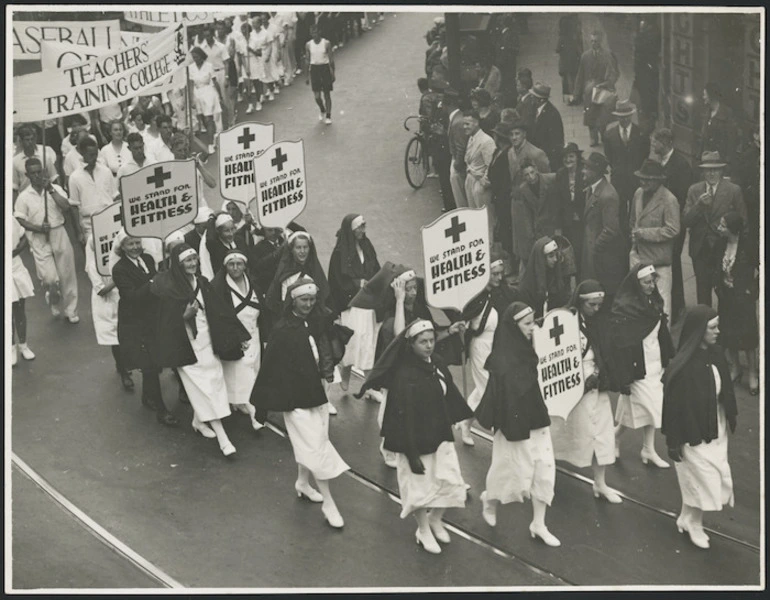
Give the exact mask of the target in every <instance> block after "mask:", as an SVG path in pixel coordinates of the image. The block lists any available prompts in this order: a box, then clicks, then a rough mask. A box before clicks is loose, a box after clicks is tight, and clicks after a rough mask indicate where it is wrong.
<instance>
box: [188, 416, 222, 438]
mask: <svg viewBox="0 0 770 600" xmlns="http://www.w3.org/2000/svg"><path fill="white" fill-rule="evenodd" d="M192 428H193V430H194V431H197V432H198V433H200V434H201V435H202V436H203V437H205V438H208V439H210V440H213V439H214V438H215V437H217V434H216V433H214V430H213V429H212V428H211V427H209V426H208V424H206V423H203V422H202V421H199V420H198V417H197V416H195V415H193V420H192Z"/></svg>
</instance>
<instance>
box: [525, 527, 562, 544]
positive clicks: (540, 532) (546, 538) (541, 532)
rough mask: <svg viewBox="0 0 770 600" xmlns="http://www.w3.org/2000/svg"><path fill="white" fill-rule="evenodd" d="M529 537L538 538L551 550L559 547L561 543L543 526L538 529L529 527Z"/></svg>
mask: <svg viewBox="0 0 770 600" xmlns="http://www.w3.org/2000/svg"><path fill="white" fill-rule="evenodd" d="M529 535H530V536H532V539H535V538H540V539H541V540H543V542H545V544H546V546H551V547H552V548H557V547H558V546H561V542H560V541H559V538H557V537H556V536H555V535H554V534H552V533H551V532H550V531H548V528H547V527H546V526H545V525H542V526H540V527H538V526H534V525H530V526H529Z"/></svg>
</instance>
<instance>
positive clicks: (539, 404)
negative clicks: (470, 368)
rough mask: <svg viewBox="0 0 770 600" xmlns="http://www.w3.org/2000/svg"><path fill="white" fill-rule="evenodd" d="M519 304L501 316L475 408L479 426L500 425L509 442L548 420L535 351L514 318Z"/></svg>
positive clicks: (527, 433)
mask: <svg viewBox="0 0 770 600" xmlns="http://www.w3.org/2000/svg"><path fill="white" fill-rule="evenodd" d="M521 308H522V304H521V303H519V302H515V303H514V304H511V305H510V306H509V307H508V308H507V309H506V310H505V312H504V313H503V315H502V317H501V318H500V322H499V324H498V326H497V329H496V330H495V338H494V341H493V342H492V352H491V353H490V355H489V358H488V359H487V362H486V364H485V365H484V368H485V369H486V370H487V371H489V381H488V383H487V388H486V390H485V391H484V395H483V396H482V398H481V403H480V404H479V406H478V408H477V409H476V419H478V422H479V424H481V426H482V427H486V428H487V429H496V430H497V429H499V430H500V431H502V432H503V435H504V436H505V439H507V440H508V441H511V442H515V441H521V440H526V439H529V432H530V431H532V430H535V429H540V428H542V427H548V426H549V425H550V424H551V419H550V417H549V416H548V410H547V409H546V406H545V401H544V400H543V396H542V394H541V392H540V384H539V383H538V381H537V364H538V357H537V354H536V353H535V349H534V348H533V347H532V342H531V341H530V340H528V339H527V338H525V337H524V334H523V333H522V332H521V330H520V329H519V326H518V325H517V324H516V322H515V321H514V320H513V316H514V315H515V314H516V313H517V312H518V311H519V310H521Z"/></svg>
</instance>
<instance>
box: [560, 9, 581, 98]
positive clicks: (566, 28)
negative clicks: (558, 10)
mask: <svg viewBox="0 0 770 600" xmlns="http://www.w3.org/2000/svg"><path fill="white" fill-rule="evenodd" d="M579 19H580V17H579V16H578V15H576V14H570V15H564V16H563V17H561V18H559V41H558V42H557V45H556V54H558V55H559V75H560V76H561V93H562V101H563V102H564V103H566V102H567V101H568V100H567V96H569V95H570V94H572V90H573V89H574V87H575V77H576V76H577V72H578V65H579V64H580V56H581V55H582V54H583V35H582V33H581V31H580V20H579Z"/></svg>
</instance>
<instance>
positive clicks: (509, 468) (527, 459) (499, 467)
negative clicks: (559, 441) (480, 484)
mask: <svg viewBox="0 0 770 600" xmlns="http://www.w3.org/2000/svg"><path fill="white" fill-rule="evenodd" d="M555 483H556V461H555V460H554V457H553V445H552V444H551V432H550V428H549V427H542V428H540V429H533V430H532V431H530V432H529V438H528V439H526V440H519V441H516V442H511V441H508V440H507V439H506V438H505V435H504V434H503V432H502V431H500V430H499V429H498V430H497V431H496V432H495V436H494V438H493V441H492V464H491V465H490V466H489V471H488V472H487V482H486V485H487V489H486V491H487V499H489V500H499V501H500V503H502V504H508V503H510V502H523V501H524V498H537V499H538V500H541V501H542V502H545V503H546V504H547V505H548V506H550V505H551V501H552V500H553V488H554V485H555Z"/></svg>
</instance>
